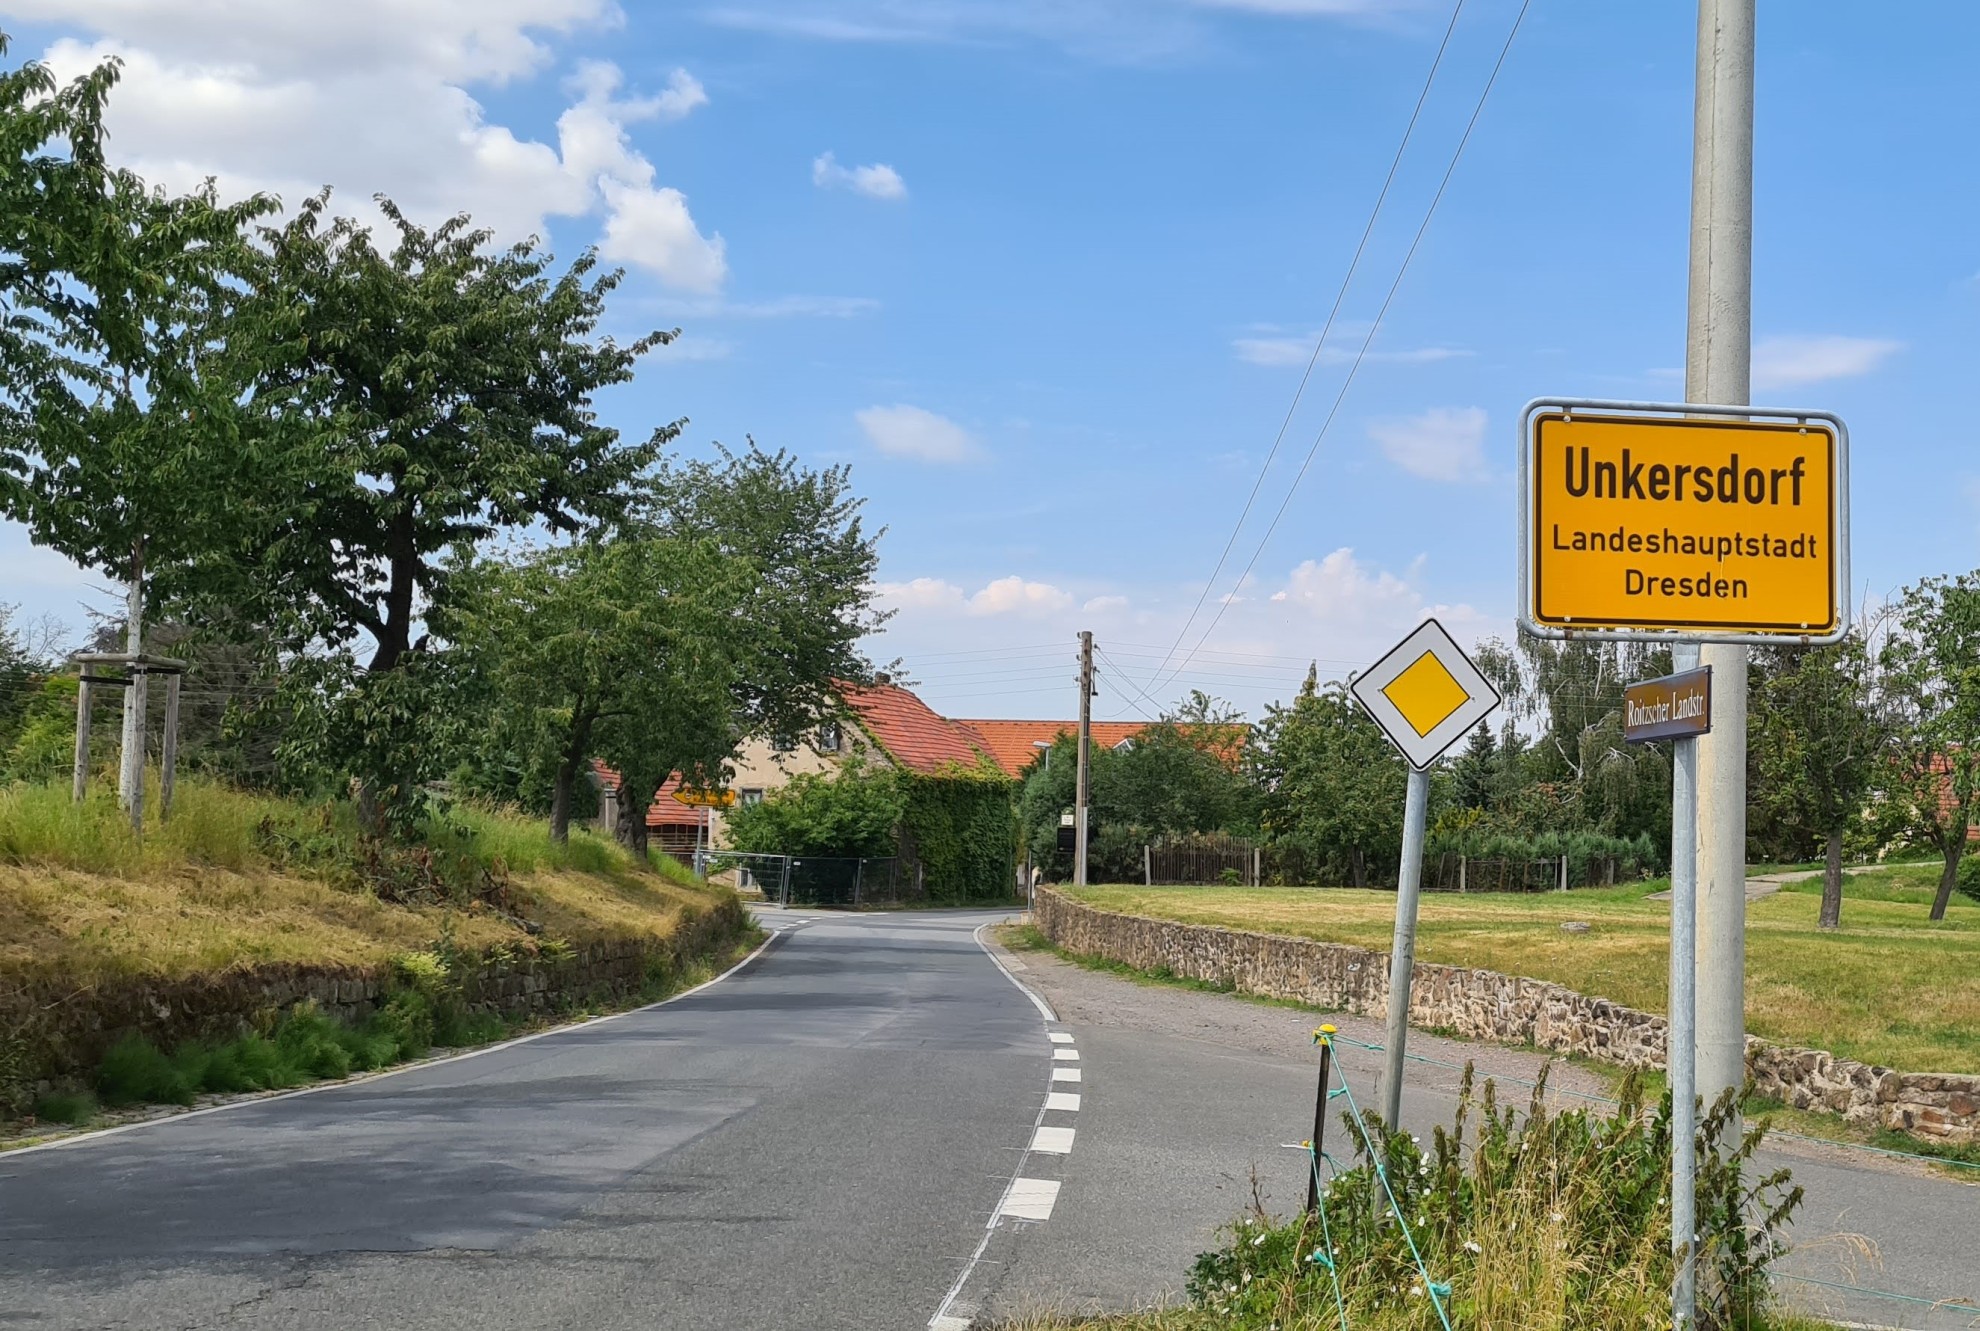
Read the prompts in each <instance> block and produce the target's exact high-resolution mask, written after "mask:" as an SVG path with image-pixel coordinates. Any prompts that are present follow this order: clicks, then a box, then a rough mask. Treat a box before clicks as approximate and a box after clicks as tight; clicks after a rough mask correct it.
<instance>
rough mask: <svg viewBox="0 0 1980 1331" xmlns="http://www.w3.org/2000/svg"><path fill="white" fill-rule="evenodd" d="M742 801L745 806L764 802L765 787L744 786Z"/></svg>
mask: <svg viewBox="0 0 1980 1331" xmlns="http://www.w3.org/2000/svg"><path fill="white" fill-rule="evenodd" d="M742 802H743V805H744V807H747V806H749V805H751V804H761V803H763V788H762V787H761V786H744V787H743V788H742Z"/></svg>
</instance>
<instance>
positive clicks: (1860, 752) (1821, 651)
mask: <svg viewBox="0 0 1980 1331" xmlns="http://www.w3.org/2000/svg"><path fill="white" fill-rule="evenodd" d="M1760 655H1761V660H1760V661H1759V662H1758V663H1757V664H1758V665H1759V666H1760V669H1759V670H1758V671H1757V672H1756V673H1758V674H1759V675H1760V676H1761V679H1760V683H1759V687H1758V688H1756V689H1755V690H1754V693H1753V697H1752V701H1751V711H1750V712H1749V720H1748V733H1749V741H1750V742H1749V747H1750V748H1751V749H1752V750H1754V751H1756V764H1755V765H1756V766H1757V768H1758V776H1759V780H1758V782H1757V783H1756V786H1755V789H1754V790H1753V792H1752V795H1751V801H1752V802H1753V803H1754V804H1757V805H1761V806H1762V807H1764V808H1766V809H1767V810H1769V811H1770V812H1771V813H1772V814H1773V816H1774V817H1776V818H1777V819H1779V820H1780V821H1781V822H1783V823H1784V824H1786V825H1787V826H1790V827H1794V828H1796V829H1799V830H1801V831H1803V832H1804V834H1805V835H1807V836H1809V837H1811V838H1813V839H1816V840H1819V841H1821V842H1822V843H1823V848H1824V851H1825V861H1826V872H1825V873H1824V875H1823V879H1822V911H1821V916H1820V926H1821V927H1822V928H1824V929H1834V928H1838V927H1839V926H1840V925H1841V923H1842V847H1843V833H1844V832H1845V831H1846V830H1847V829H1848V828H1849V826H1850V825H1851V824H1852V823H1854V822H1856V821H1857V820H1859V819H1861V818H1862V816H1863V807H1864V804H1865V803H1866V802H1867V801H1868V799H1869V796H1870V787H1871V783H1872V781H1873V780H1874V779H1875V777H1876V776H1877V773H1878V768H1879V765H1880V763H1881V762H1882V760H1883V757H1884V752H1885V744H1886V740H1887V738H1888V734H1889V729H1888V727H1887V726H1886V724H1885V721H1884V716H1883V713H1882V710H1881V706H1880V703H1879V700H1878V699H1877V698H1876V697H1875V696H1873V692H1872V689H1871V674H1870V653H1869V650H1868V648H1867V647H1866V646H1865V644H1864V640H1863V637H1862V635H1861V634H1856V633H1852V634H1851V635H1850V636H1848V637H1846V638H1844V639H1843V640H1842V641H1841V642H1839V643H1837V644H1836V645H1835V646H1833V647H1817V648H1810V649H1803V648H1794V647H1773V648H1765V649H1763V651H1762V653H1760Z"/></svg>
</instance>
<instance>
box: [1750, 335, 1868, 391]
mask: <svg viewBox="0 0 1980 1331" xmlns="http://www.w3.org/2000/svg"><path fill="white" fill-rule="evenodd" d="M1903 349H1904V343H1902V342H1896V341H1892V340H1891V339H1890V338H1883V337H1839V336H1833V335H1830V336H1821V335H1817V336H1782V337H1763V338H1761V339H1760V340H1759V341H1758V342H1756V343H1754V345H1753V386H1754V387H1755V388H1757V389H1771V388H1794V387H1798V386H1799V385H1802V384H1818V383H1821V382H1823V381H1824V380H1827V379H1849V378H1854V377H1855V376H1857V375H1859V374H1868V373H1870V372H1871V371H1872V370H1874V369H1876V368H1877V367H1878V366H1880V365H1882V364H1883V363H1884V362H1885V361H1886V360H1888V359H1890V357H1892V356H1893V355H1895V354H1897V353H1898V352H1899V351H1902V350H1903Z"/></svg>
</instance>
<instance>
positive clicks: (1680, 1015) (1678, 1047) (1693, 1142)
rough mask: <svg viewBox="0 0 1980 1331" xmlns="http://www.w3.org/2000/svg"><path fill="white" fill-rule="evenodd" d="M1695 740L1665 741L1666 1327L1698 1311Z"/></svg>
mask: <svg viewBox="0 0 1980 1331" xmlns="http://www.w3.org/2000/svg"><path fill="white" fill-rule="evenodd" d="M1697 665H1698V647H1697V645H1696V644H1695V643H1680V644H1678V645H1677V646H1675V647H1673V648H1672V649H1671V668H1672V669H1673V670H1674V671H1685V670H1691V669H1693V668H1695V667H1696V666H1697ZM1697 955H1698V741H1697V740H1695V739H1680V740H1677V741H1674V742H1673V743H1672V745H1671V1002H1670V1021H1669V1024H1668V1025H1667V1026H1666V1028H1665V1040H1664V1073H1665V1076H1666V1077H1667V1078H1668V1080H1669V1082H1670V1087H1671V1253H1672V1255H1673V1256H1674V1257H1676V1259H1677V1272H1676V1275H1675V1276H1674V1277H1673V1279H1672V1282H1671V1326H1672V1328H1673V1331H1692V1328H1693V1326H1694V1325H1695V1324H1696V1321H1697V1316H1698V1311H1697V1310H1698V1283H1697V1275H1698V1254H1697V1253H1696V1251H1694V1247H1695V1244H1696V1242H1697V1234H1698V1216H1697V1204H1698V1113H1697V1102H1698V1078H1697V1057H1698V1050H1697V1043H1696V1041H1697V1029H1696V999H1697V993H1696V984H1697V978H1698V975H1697V969H1696V968H1697Z"/></svg>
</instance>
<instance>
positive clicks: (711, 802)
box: [674, 787, 736, 809]
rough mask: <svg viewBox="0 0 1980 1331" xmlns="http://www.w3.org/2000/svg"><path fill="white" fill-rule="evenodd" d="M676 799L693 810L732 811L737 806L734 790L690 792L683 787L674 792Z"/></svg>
mask: <svg viewBox="0 0 1980 1331" xmlns="http://www.w3.org/2000/svg"><path fill="white" fill-rule="evenodd" d="M674 798H675V799H676V800H677V801H679V802H680V803H682V804H685V805H687V806H688V807H689V808H691V809H732V808H734V807H735V804H736V792H735V791H733V790H689V789H687V788H686V787H682V788H681V789H679V790H676V791H675V792H674Z"/></svg>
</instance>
